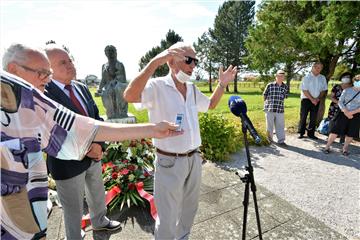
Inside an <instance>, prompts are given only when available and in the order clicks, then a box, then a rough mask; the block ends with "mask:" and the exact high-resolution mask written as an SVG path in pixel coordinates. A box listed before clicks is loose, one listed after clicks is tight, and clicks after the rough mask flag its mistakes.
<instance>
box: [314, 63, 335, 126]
mask: <svg viewBox="0 0 360 240" xmlns="http://www.w3.org/2000/svg"><path fill="white" fill-rule="evenodd" d="M338 60H339V56H329V58H326V59H321V60H320V61H321V63H322V64H323V65H324V68H323V70H322V74H323V75H324V76H325V77H326V82H327V83H328V82H329V80H330V78H331V77H332V75H333V74H334V71H335V67H336V64H337V62H338ZM326 98H327V94H326V95H325V96H324V97H322V98H321V99H320V102H319V104H320V105H319V111H318V114H317V117H316V125H319V123H320V122H321V120H322V119H323V117H324V114H325V100H326Z"/></svg>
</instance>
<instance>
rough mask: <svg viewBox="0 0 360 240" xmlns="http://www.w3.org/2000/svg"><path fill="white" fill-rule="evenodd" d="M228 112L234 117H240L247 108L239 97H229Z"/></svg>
mask: <svg viewBox="0 0 360 240" xmlns="http://www.w3.org/2000/svg"><path fill="white" fill-rule="evenodd" d="M228 105H229V108H230V111H231V112H232V113H233V114H234V115H235V116H238V117H240V115H241V114H246V112H247V107H246V103H245V102H244V100H242V98H241V97H239V96H231V97H230V98H229V101H228Z"/></svg>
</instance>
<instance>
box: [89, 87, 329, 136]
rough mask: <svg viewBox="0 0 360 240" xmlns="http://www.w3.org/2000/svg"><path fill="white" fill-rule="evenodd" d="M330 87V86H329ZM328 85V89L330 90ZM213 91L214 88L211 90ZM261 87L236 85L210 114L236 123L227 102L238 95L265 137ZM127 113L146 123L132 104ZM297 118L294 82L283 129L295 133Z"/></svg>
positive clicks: (143, 113) (144, 113)
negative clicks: (234, 91)
mask: <svg viewBox="0 0 360 240" xmlns="http://www.w3.org/2000/svg"><path fill="white" fill-rule="evenodd" d="M330 85H332V84H330ZM330 85H329V89H331V87H330ZM197 86H198V87H199V89H200V90H201V91H202V92H203V93H204V94H206V95H207V96H210V95H211V93H210V92H209V90H208V89H209V88H208V85H207V83H198V84H197ZM213 89H214V88H213ZM90 90H91V93H92V94H93V97H94V99H95V102H96V104H97V105H98V107H99V110H100V115H106V113H105V108H104V107H103V104H102V101H101V97H95V96H94V93H95V91H96V89H95V88H91V89H90ZM232 90H233V88H232V87H230V91H232ZM262 92H263V90H262V86H261V85H260V86H258V85H241V84H239V85H238V93H237V94H234V93H232V92H229V93H227V92H225V94H224V96H223V97H222V99H221V101H220V103H219V105H218V106H217V108H216V109H214V110H211V111H210V112H217V113H222V114H224V115H225V116H226V117H228V118H230V119H231V118H232V119H235V121H238V119H237V117H236V116H234V115H233V114H232V113H231V112H230V110H229V107H228V100H229V98H230V96H232V95H238V96H241V98H243V99H244V100H245V102H246V105H247V109H248V116H249V118H250V119H251V121H252V123H253V124H254V127H255V128H256V129H257V130H258V132H260V133H262V135H265V129H266V125H265V114H264V112H263V105H264V101H263V96H262ZM329 104H330V101H329V100H327V101H326V111H325V114H327V109H328V107H329ZM129 112H131V113H132V114H134V115H135V117H136V118H137V121H138V122H148V116H147V111H146V110H143V111H137V110H135V108H134V106H133V104H129ZM299 116H300V90H299V82H294V83H292V84H291V93H290V95H289V97H288V98H287V99H286V100H285V127H286V129H287V131H288V132H292V133H294V132H296V131H297V124H298V122H299Z"/></svg>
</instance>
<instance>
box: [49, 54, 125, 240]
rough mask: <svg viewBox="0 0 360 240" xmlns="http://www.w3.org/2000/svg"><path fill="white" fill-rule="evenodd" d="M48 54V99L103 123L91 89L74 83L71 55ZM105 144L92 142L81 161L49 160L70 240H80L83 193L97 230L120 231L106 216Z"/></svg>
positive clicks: (118, 224)
mask: <svg viewBox="0 0 360 240" xmlns="http://www.w3.org/2000/svg"><path fill="white" fill-rule="evenodd" d="M46 54H47V56H48V58H49V60H50V64H51V68H52V70H53V77H52V81H51V82H50V83H48V85H47V86H46V89H45V95H47V96H48V97H50V98H51V99H53V100H55V101H56V102H58V103H60V104H62V105H63V106H65V107H67V108H68V109H70V110H72V111H74V112H76V113H78V114H81V115H86V116H88V117H91V118H94V119H97V120H102V119H101V118H100V116H99V110H98V108H97V106H96V104H95V102H94V100H93V98H92V96H91V93H90V91H89V89H88V88H87V87H86V86H85V85H84V84H82V83H80V82H78V81H75V80H74V79H75V76H76V69H75V66H74V64H73V62H72V60H71V57H70V56H69V54H68V53H67V52H66V51H65V50H63V49H61V48H48V49H46ZM102 153H103V149H102V143H95V142H93V143H92V144H91V145H90V147H89V151H88V153H87V155H86V157H85V158H84V159H83V160H82V161H59V160H58V159H56V158H54V157H51V156H48V159H47V165H48V170H49V172H50V173H51V175H52V177H53V178H54V180H55V182H56V187H57V192H58V195H59V198H60V202H61V204H62V205H63V210H64V221H65V231H66V237H67V239H72V240H73V239H81V238H82V237H81V217H82V212H83V200H84V192H85V195H86V201H87V203H88V205H89V210H90V219H91V224H92V227H93V229H94V230H117V229H119V228H121V226H120V223H119V222H118V221H113V220H109V219H108V218H107V217H106V216H105V215H106V205H105V190H104V186H103V182H102V177H101V162H100V160H101V158H102Z"/></svg>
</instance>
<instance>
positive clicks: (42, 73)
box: [18, 64, 53, 80]
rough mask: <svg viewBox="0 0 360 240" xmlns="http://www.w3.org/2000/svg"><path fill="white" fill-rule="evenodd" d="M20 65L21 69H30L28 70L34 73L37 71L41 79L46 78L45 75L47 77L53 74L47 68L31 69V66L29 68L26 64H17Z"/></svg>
mask: <svg viewBox="0 0 360 240" xmlns="http://www.w3.org/2000/svg"><path fill="white" fill-rule="evenodd" d="M18 65H19V66H20V67H22V68H23V69H25V70H26V71H30V72H34V73H37V74H38V77H39V78H40V79H41V80H44V79H46V78H47V77H49V76H50V75H52V74H53V72H52V71H49V70H37V69H32V68H29V67H27V66H24V65H20V64H18Z"/></svg>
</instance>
